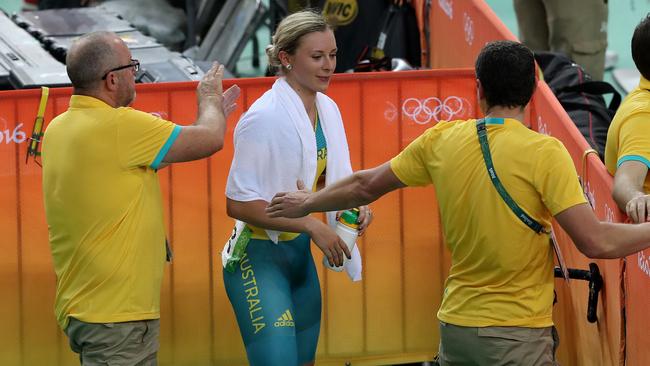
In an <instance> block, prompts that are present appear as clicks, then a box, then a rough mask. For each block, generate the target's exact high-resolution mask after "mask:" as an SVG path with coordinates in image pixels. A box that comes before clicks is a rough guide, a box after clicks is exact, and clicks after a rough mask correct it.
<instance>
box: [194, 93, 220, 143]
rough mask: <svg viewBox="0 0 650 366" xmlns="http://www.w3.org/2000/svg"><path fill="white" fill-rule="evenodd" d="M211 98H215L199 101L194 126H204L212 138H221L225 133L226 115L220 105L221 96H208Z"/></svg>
mask: <svg viewBox="0 0 650 366" xmlns="http://www.w3.org/2000/svg"><path fill="white" fill-rule="evenodd" d="M212 98H214V99H215V100H203V101H202V102H201V103H199V105H198V116H197V118H196V121H195V122H194V126H200V127H202V128H205V129H206V131H207V132H208V133H209V134H210V135H212V137H213V138H218V139H219V140H223V136H224V135H225V133H226V117H225V116H224V113H223V110H222V107H221V103H222V101H223V98H222V97H220V96H212V97H210V99H212Z"/></svg>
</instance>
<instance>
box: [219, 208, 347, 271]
mask: <svg viewBox="0 0 650 366" xmlns="http://www.w3.org/2000/svg"><path fill="white" fill-rule="evenodd" d="M267 204H268V203H267V202H266V201H262V200H256V201H248V202H242V201H235V200H231V199H229V198H227V199H226V210H227V212H228V216H230V217H232V218H235V219H237V220H241V221H244V222H246V223H248V224H251V225H253V226H257V227H260V228H264V229H268V230H277V231H285V232H294V233H307V234H309V236H310V237H311V238H312V240H313V241H314V243H316V245H317V246H318V247H319V248H320V249H321V250H322V251H323V254H325V256H327V259H328V261H329V262H330V265H338V266H340V265H342V264H343V256H344V255H345V256H346V257H348V258H350V257H351V255H350V251H349V249H348V247H347V245H346V244H345V243H344V242H343V241H342V240H341V239H340V238H339V237H338V235H336V233H335V232H334V231H332V229H330V227H329V226H327V225H326V224H325V223H324V222H322V221H320V220H318V219H316V218H313V217H309V216H308V217H301V218H297V219H287V218H271V217H269V216H267V214H266V212H264V210H265V208H266V206H267Z"/></svg>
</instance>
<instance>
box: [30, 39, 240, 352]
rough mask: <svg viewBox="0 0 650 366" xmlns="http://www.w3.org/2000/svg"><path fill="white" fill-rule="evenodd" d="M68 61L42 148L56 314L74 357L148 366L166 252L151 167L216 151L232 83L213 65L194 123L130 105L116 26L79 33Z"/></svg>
mask: <svg viewBox="0 0 650 366" xmlns="http://www.w3.org/2000/svg"><path fill="white" fill-rule="evenodd" d="M66 65H67V71H68V76H69V77H70V80H71V81H72V84H73V86H74V92H73V95H72V97H71V98H70V107H69V108H68V110H67V111H66V112H64V113H63V114H61V115H59V116H58V117H56V118H55V119H54V120H52V122H51V123H50V125H49V126H48V128H47V130H46V132H45V136H44V140H43V151H42V158H43V194H44V200H45V214H46V218H47V222H48V228H49V237H50V248H51V250H52V259H53V262H54V269H55V272H56V276H57V289H56V300H55V313H56V318H57V321H58V323H59V325H60V326H61V328H62V329H63V330H64V331H65V333H66V334H67V335H68V337H69V341H70V347H71V348H72V350H73V351H74V352H76V353H79V355H80V361H81V363H82V364H83V365H106V364H110V365H155V364H156V363H157V361H156V355H157V352H158V344H159V342H158V336H159V318H160V286H161V282H162V276H163V266H164V262H165V257H166V254H167V251H166V249H167V246H166V240H165V228H164V224H163V212H162V207H163V205H162V200H161V195H160V187H159V183H158V176H157V171H158V170H159V169H161V168H163V167H164V166H166V165H168V164H170V163H176V162H182V161H190V160H197V159H202V158H205V157H208V156H210V155H212V154H214V153H215V152H217V151H219V150H220V149H221V147H222V145H223V138H224V133H225V131H226V117H227V116H228V115H229V114H230V112H232V110H233V109H234V107H235V103H234V102H235V100H236V99H237V97H238V95H239V89H238V88H237V87H236V86H235V87H232V88H230V89H229V90H227V91H226V92H224V93H222V86H221V81H222V77H223V66H221V65H218V64H215V65H214V66H213V67H212V69H210V71H208V72H207V73H206V74H205V76H204V77H203V79H202V80H201V81H200V82H199V84H198V87H197V91H196V94H197V102H198V116H197V118H196V121H195V122H194V124H192V125H190V126H179V125H177V124H174V123H173V122H170V121H166V120H163V119H161V118H160V117H158V116H154V115H152V114H149V113H144V112H141V111H138V110H135V109H132V108H129V107H128V106H129V105H130V104H131V102H133V100H134V98H135V74H136V71H138V69H139V65H140V64H139V63H138V61H137V60H133V59H132V58H131V52H130V51H129V49H128V48H127V46H126V45H125V44H124V42H123V41H122V40H121V39H120V38H119V37H118V36H117V35H115V34H114V33H110V32H96V33H90V34H87V35H85V36H83V37H81V38H79V39H78V40H77V41H75V42H74V43H73V45H72V46H71V47H70V50H69V52H68V56H67V59H66Z"/></svg>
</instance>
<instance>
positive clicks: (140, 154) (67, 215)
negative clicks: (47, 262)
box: [42, 95, 181, 329]
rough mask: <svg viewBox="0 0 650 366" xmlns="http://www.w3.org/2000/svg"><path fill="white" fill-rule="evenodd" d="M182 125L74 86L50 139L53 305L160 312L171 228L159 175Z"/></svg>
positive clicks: (124, 315)
mask: <svg viewBox="0 0 650 366" xmlns="http://www.w3.org/2000/svg"><path fill="white" fill-rule="evenodd" d="M180 130H181V127H180V126H177V125H175V124H173V123H172V122H169V121H166V120H163V119H160V118H158V117H156V116H154V115H151V114H148V113H144V112H140V111H137V110H134V109H131V108H113V107H111V106H109V105H108V104H106V103H104V102H102V101H101V100H98V99H95V98H92V97H88V96H82V95H73V96H72V97H71V99H70V107H69V109H68V110H67V111H66V112H65V113H63V114H61V115H59V116H58V117H56V118H55V119H54V120H52V122H51V123H50V125H49V126H48V128H47V130H46V131H45V136H44V141H43V151H42V158H43V196H44V200H45V213H46V218H47V223H48V229H49V238H50V247H51V250H52V259H53V262H54V270H55V272H56V277H57V290H56V300H55V313H56V318H57V321H58V322H59V324H60V326H61V327H62V328H63V329H65V328H66V326H67V323H68V319H69V317H74V318H76V319H79V320H81V321H85V322H89V323H110V322H123V321H134V320H143V319H156V318H159V317H160V287H161V282H162V276H163V266H164V262H165V229H164V223H163V211H162V208H163V206H162V200H161V194H160V187H159V183H158V175H157V174H156V169H157V168H158V167H159V165H160V163H161V161H162V159H163V158H164V156H165V154H166V153H167V151H168V150H169V148H170V147H171V145H172V144H173V142H174V140H175V139H176V137H177V136H178V134H179V133H180Z"/></svg>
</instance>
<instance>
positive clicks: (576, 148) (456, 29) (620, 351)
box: [414, 0, 650, 366]
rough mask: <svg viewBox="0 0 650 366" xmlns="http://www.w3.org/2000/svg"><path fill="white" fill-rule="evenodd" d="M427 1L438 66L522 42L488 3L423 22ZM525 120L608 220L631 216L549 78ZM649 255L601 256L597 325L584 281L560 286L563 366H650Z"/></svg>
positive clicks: (564, 241) (569, 252) (568, 252)
mask: <svg viewBox="0 0 650 366" xmlns="http://www.w3.org/2000/svg"><path fill="white" fill-rule="evenodd" d="M425 3H426V1H424V0H416V1H415V2H414V6H415V8H416V10H417V11H418V15H419V22H420V27H421V29H423V25H424V23H425V22H427V23H428V24H429V28H430V36H429V46H430V49H431V54H430V55H424V56H425V57H426V61H428V63H429V64H430V66H431V67H433V68H444V67H472V66H473V65H474V61H475V58H476V56H477V55H478V52H479V50H480V49H481V47H482V46H483V45H484V44H485V43H486V42H488V41H492V40H498V39H510V40H515V39H516V37H515V36H514V35H513V34H512V33H511V32H510V31H509V30H508V29H507V27H505V25H504V24H503V23H502V22H501V20H500V19H499V18H498V17H497V16H496V15H495V14H494V12H492V10H491V9H490V8H489V6H488V5H487V4H486V3H485V2H484V1H483V0H464V1H453V0H438V1H433V2H430V3H431V8H430V12H429V17H428V18H427V19H424V14H425V11H424V6H425ZM527 122H528V123H530V124H531V125H532V127H533V128H534V129H536V130H538V131H539V132H542V133H547V134H549V135H553V136H555V137H557V138H559V139H560V140H561V141H562V142H563V143H564V145H565V146H566V147H567V149H568V150H569V152H570V153H571V156H572V157H573V160H574V163H575V166H576V169H578V172H579V173H580V175H581V178H582V180H583V181H584V183H585V184H584V186H585V193H586V194H587V196H588V197H589V201H590V202H591V204H592V206H593V207H594V211H595V212H596V215H597V216H598V217H599V218H600V219H603V220H608V221H613V222H622V221H623V220H624V218H625V217H624V215H623V214H622V213H621V212H620V211H619V209H618V208H617V206H616V204H615V203H614V201H613V200H612V198H611V189H612V178H611V176H610V175H609V174H608V173H607V171H606V170H605V167H604V166H603V164H602V163H601V162H600V160H599V159H598V158H597V157H596V156H595V155H592V154H590V155H588V156H586V157H585V158H583V155H584V153H585V151H586V150H588V149H589V145H588V144H587V143H586V141H585V140H584V138H583V137H582V136H581V135H580V133H579V132H578V131H577V129H576V128H575V127H574V125H573V123H572V122H571V120H570V119H569V117H568V116H567V114H566V113H565V112H564V110H563V108H562V106H561V105H560V104H559V103H558V102H557V100H556V98H555V97H554V96H553V94H552V92H551V91H550V90H549V88H548V86H547V85H546V84H545V83H543V82H540V84H539V88H538V91H537V93H536V94H535V96H534V99H533V102H532V103H531V107H530V108H529V112H528V118H527ZM556 226H557V225H556ZM556 231H558V239H559V240H560V242H561V246H562V248H563V251H564V256H565V259H566V260H567V262H568V263H567V264H568V265H569V266H570V267H576V268H582V269H585V268H587V265H588V263H589V262H590V261H589V260H588V259H587V258H585V257H584V256H583V255H582V254H580V253H579V252H578V251H577V250H576V249H575V247H574V246H573V244H572V243H571V241H570V239H569V238H568V237H567V236H566V234H564V233H562V232H561V230H560V229H559V228H558V227H556ZM649 253H650V251H642V252H640V253H638V254H637V255H632V256H630V257H628V258H627V259H626V260H621V261H618V260H609V261H604V260H601V261H595V262H596V263H597V264H598V265H599V267H600V270H601V272H602V274H603V278H604V282H605V284H604V289H603V292H602V295H601V297H600V300H599V302H600V304H599V311H598V319H599V320H598V322H597V323H596V324H588V323H587V322H586V320H585V319H586V315H585V314H586V299H587V290H586V286H585V284H584V283H577V282H575V281H572V282H571V283H570V284H565V283H563V281H558V282H557V283H556V288H557V291H558V300H559V303H558V304H557V305H556V323H557V325H558V328H559V330H560V337H561V339H562V340H563V342H562V344H561V346H560V351H559V353H560V360H561V361H562V363H563V364H567V365H590V366H591V365H616V364H623V363H624V362H627V363H626V364H627V365H647V364H650V350H648V349H647V347H645V346H644V345H646V343H647V342H645V334H646V333H647V331H646V330H647V329H648V327H650V318H649V317H647V316H645V314H644V312H645V309H646V305H650V295H648V289H649V288H650V280H649V278H648V277H649V276H650V260H649V259H648V257H650V254H649ZM622 299H624V300H622Z"/></svg>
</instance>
